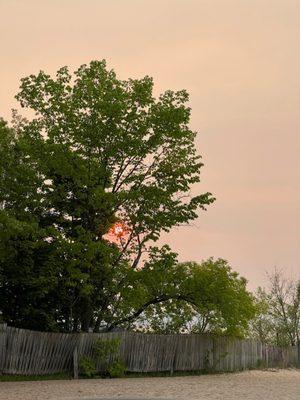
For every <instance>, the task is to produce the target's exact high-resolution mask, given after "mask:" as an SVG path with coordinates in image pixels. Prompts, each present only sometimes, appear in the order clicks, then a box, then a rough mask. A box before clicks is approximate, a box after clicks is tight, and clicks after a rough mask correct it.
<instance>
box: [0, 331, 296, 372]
mask: <svg viewBox="0 0 300 400" xmlns="http://www.w3.org/2000/svg"><path fill="white" fill-rule="evenodd" d="M115 337H118V338H120V357H121V359H122V360H123V361H124V363H125V365H126V370H127V371H130V372H158V371H170V372H173V371H200V370H208V371H237V370H245V369H250V368H258V367H261V366H264V367H287V366H290V365H291V366H292V365H293V366H297V365H298V364H299V351H298V348H297V347H290V348H287V349H285V348H280V347H275V346H267V345H264V344H262V343H261V342H259V341H256V340H252V339H247V340H240V339H237V338H228V337H213V336H210V335H198V334H197V335H196V334H194V335H157V334H142V333H134V332H113V333H74V334H71V333H65V334H64V333H47V332H35V331H29V330H24V329H17V328H12V327H8V326H6V325H5V324H2V325H0V374H21V375H43V374H53V373H60V372H72V371H73V370H74V362H73V360H74V354H75V355H76V357H78V358H80V357H81V356H82V355H87V356H89V355H91V353H92V348H93V343H94V342H95V340H97V339H98V338H102V339H103V340H105V339H109V338H115Z"/></svg>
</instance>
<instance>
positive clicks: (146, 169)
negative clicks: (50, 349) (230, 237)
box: [0, 61, 246, 331]
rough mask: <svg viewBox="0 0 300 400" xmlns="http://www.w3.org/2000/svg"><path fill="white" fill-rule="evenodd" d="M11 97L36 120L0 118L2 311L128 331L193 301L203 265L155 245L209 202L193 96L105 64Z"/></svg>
mask: <svg viewBox="0 0 300 400" xmlns="http://www.w3.org/2000/svg"><path fill="white" fill-rule="evenodd" d="M16 97H17V99H18V100H19V102H20V105H21V106H22V107H25V108H28V109H30V110H32V111H33V112H34V115H35V116H34V117H33V118H32V119H30V120H27V119H24V118H22V117H20V116H18V115H17V114H16V113H15V115H14V121H13V126H12V127H10V128H8V126H7V124H5V122H4V121H1V124H0V144H1V149H0V153H1V154H0V160H1V161H0V176H1V183H0V203H1V204H2V209H1V211H0V226H1V230H0V231H1V233H0V300H1V301H0V304H1V306H0V307H1V310H2V313H3V318H4V319H5V320H6V321H7V322H9V323H11V324H13V325H15V326H21V327H25V328H32V329H42V330H53V331H55V330H60V331H77V330H84V331H88V330H89V329H93V330H95V331H98V330H100V329H108V330H110V329H113V328H115V327H117V326H126V327H128V326H130V324H132V323H133V322H134V321H136V320H137V319H138V318H139V317H140V316H141V315H143V313H145V311H146V310H148V309H149V308H150V307H154V306H155V305H158V304H161V303H166V302H168V301H170V300H171V299H173V300H176V301H183V302H184V304H187V303H188V304H193V302H194V303H195V304H194V306H195V307H198V305H199V304H200V303H201V302H203V301H204V299H203V298H201V296H200V292H201V290H200V286H199V285H200V283H199V282H201V279H202V278H201V277H200V276H198V274H199V271H198V269H197V268H196V266H195V265H193V264H190V265H187V266H185V268H183V267H182V266H180V265H178V263H177V259H176V254H175V253H173V252H172V251H171V250H170V249H169V247H168V246H158V245H157V244H156V243H155V242H157V240H158V239H159V238H160V235H161V233H162V232H163V231H165V232H168V231H170V229H171V228H172V227H174V226H178V225H181V224H186V223H189V222H190V221H192V220H194V219H195V218H197V215H198V211H199V209H202V210H205V209H206V207H207V206H208V205H209V204H211V203H212V202H213V201H214V198H213V196H212V195H211V194H210V193H201V194H197V195H196V196H192V195H191V186H192V185H193V184H194V183H197V182H199V181H200V170H201V167H202V165H203V164H202V162H201V157H200V156H199V155H198V154H197V152H196V148H195V143H194V141H195V136H196V132H193V131H192V130H191V129H190V128H189V119H190V108H189V107H188V105H187V102H188V94H187V92H186V91H184V90H181V91H177V92H174V91H171V90H168V91H166V92H164V93H163V94H161V95H160V96H159V97H158V98H155V97H154V95H153V81H152V79H151V78H150V77H148V76H146V77H145V78H143V79H128V80H120V79H118V78H117V76H116V74H115V72H114V71H113V70H109V69H108V68H107V67H106V63H105V61H92V62H91V63H90V64H89V65H82V66H81V67H80V68H79V69H78V70H77V71H75V72H74V74H71V73H70V72H69V70H68V68H67V67H63V68H61V69H60V70H58V72H57V74H56V77H55V78H52V77H51V76H49V75H47V74H46V73H44V72H42V71H41V72H40V73H38V74H37V75H30V76H29V77H26V78H24V79H22V80H21V86H20V92H19V93H18V95H17V96H16ZM116 224H118V230H116V229H114V227H116V226H117V225H116ZM211 272H212V271H211ZM219 272H220V273H221V270H220V271H219ZM182 274H183V275H184V277H185V279H184V280H182V278H183V275H182ZM226 274H227V278H228V279H229V280H228V282H231V283H234V282H235V279H234V278H233V275H231V272H229V271H228V270H227V272H226ZM226 274H225V275H226ZM201 276H202V275H201ZM220 278H221V277H220ZM203 279H204V277H203ZM216 279H219V278H218V277H216ZM225 280H226V279H225ZM197 282H198V283H197ZM237 282H240V281H239V280H237V279H236V283H237ZM197 285H198V286H197ZM188 287H189V289H188ZM235 289H236V290H237V293H238V292H239V291H240V290H241V291H243V290H244V291H245V290H246V289H245V287H244V288H243V289H242V286H239V284H238V283H237V286H236V287H235V288H234V286H232V288H231V289H230V290H235ZM191 291H192V292H193V291H194V294H193V295H192V296H191V295H190V294H191ZM225 292H226V288H224V294H226V293H225ZM187 293H189V296H187ZM245 293H246V292H245ZM220 296H221V294H220ZM224 298H226V296H225V297H224ZM219 300H220V299H219ZM219 300H218V301H219ZM210 301H212V302H213V299H212V298H211V300H210ZM196 303H197V304H196ZM224 306H225V303H224ZM227 306H228V304H227ZM215 307H216V308H215V310H217V308H218V307H219V311H220V310H221V307H222V306H221V303H219V305H218V303H217V302H216V303H215ZM198 309H199V310H200V308H199V307H198ZM232 311H233V313H235V312H236V309H235V307H234V306H233V307H232ZM216 312H217V311H216ZM223 312H224V316H225V314H226V311H225V309H224V310H223ZM224 318H225V319H227V322H228V324H229V325H230V324H231V322H230V318H233V319H234V317H230V316H229V313H228V315H227V317H224ZM232 321H233V320H232Z"/></svg>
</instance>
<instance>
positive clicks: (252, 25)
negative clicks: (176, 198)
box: [0, 0, 300, 290]
mask: <svg viewBox="0 0 300 400" xmlns="http://www.w3.org/2000/svg"><path fill="white" fill-rule="evenodd" d="M0 19H1V23H0V49H1V63H0V83H1V84H0V116H2V117H4V118H5V119H7V120H10V119H11V109H12V108H18V104H17V102H16V100H15V99H14V95H15V94H16V93H17V91H18V87H19V82H20V79H21V78H22V77H24V76H27V75H29V74H32V73H34V74H35V73H37V72H38V71H39V70H44V71H45V72H47V73H50V74H54V73H55V71H56V70H57V69H58V68H59V67H61V66H64V65H68V66H69V67H70V69H71V70H74V69H76V68H78V67H79V66H80V65H81V64H83V63H88V62H89V61H91V60H95V59H106V60H107V63H108V66H109V67H110V68H113V69H115V71H116V72H117V74H118V76H119V77H120V78H121V79H127V78H129V77H131V78H141V77H143V76H145V75H150V76H152V77H153V78H154V82H155V93H156V94H159V93H161V92H162V91H164V90H167V89H173V90H178V89H187V91H188V92H189V93H190V106H191V108H192V117H191V127H192V129H193V130H196V131H197V132H198V135H197V141H196V145H197V149H198V151H199V154H201V155H202V157H203V162H204V164H205V166H204V167H203V169H202V181H201V183H200V184H199V185H197V186H196V187H194V188H193V192H194V193H195V194H196V193H202V192H206V191H210V192H212V193H213V194H214V196H215V197H216V198H217V200H216V202H215V203H214V204H213V205H211V206H209V208H208V210H207V211H206V212H200V213H199V218H198V220H197V221H194V222H193V223H192V224H191V226H189V227H178V228H176V229H173V230H172V232H171V233H169V234H168V235H164V236H163V238H162V240H163V242H166V243H169V244H170V246H171V247H172V248H173V249H174V250H175V251H176V252H177V253H178V254H179V260H180V261H187V260H195V261H199V262H200V261H201V260H203V259H206V258H208V257H211V256H213V257H215V258H218V257H221V258H224V259H226V260H228V261H229V263H230V265H231V266H232V267H233V268H234V269H235V270H237V271H238V272H239V273H240V274H241V275H243V276H245V277H246V278H247V279H248V281H249V288H250V289H251V290H254V289H255V288H256V287H257V286H258V285H265V284H266V271H272V269H273V268H274V267H275V266H277V267H278V268H282V270H283V271H285V273H286V275H287V276H290V277H299V275H300V180H299V177H300V157H299V155H300V135H299V133H300V132H299V128H300V107H299V106H300V72H299V71H300V51H299V38H300V1H299V0H110V1H108V0H107V1H104V0H42V1H41V0H26V1H25V0H0Z"/></svg>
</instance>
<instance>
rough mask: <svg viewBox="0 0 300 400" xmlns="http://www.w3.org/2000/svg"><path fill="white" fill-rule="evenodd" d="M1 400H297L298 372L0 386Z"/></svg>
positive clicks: (299, 393) (255, 372)
mask: <svg viewBox="0 0 300 400" xmlns="http://www.w3.org/2000/svg"><path fill="white" fill-rule="evenodd" d="M0 399H1V400H71V399H74V400H77V399H81V400H83V399H86V400H87V399H89V400H94V399H114V400H115V399H119V400H121V399H130V400H136V399H147V400H148V399H167V400H169V399H181V400H186V399H189V400H202V399H203V400H204V399H206V400H207V399H209V400H219V399H220V400H250V399H251V400H254V399H255V400H260V399H263V400H290V399H293V400H298V399H299V400H300V370H279V371H270V370H269V371H249V372H241V373H234V374H222V375H203V376H187V377H170V378H126V379H113V380H110V379H95V380H78V381H71V380H70V381H40V382H0Z"/></svg>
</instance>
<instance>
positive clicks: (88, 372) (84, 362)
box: [79, 356, 97, 378]
mask: <svg viewBox="0 0 300 400" xmlns="http://www.w3.org/2000/svg"><path fill="white" fill-rule="evenodd" d="M79 369H80V373H81V374H82V375H84V376H86V377H87V378H92V377H93V376H94V375H96V373H97V368H96V363H95V362H94V361H93V360H92V359H91V358H90V357H87V356H82V357H80V360H79Z"/></svg>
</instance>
